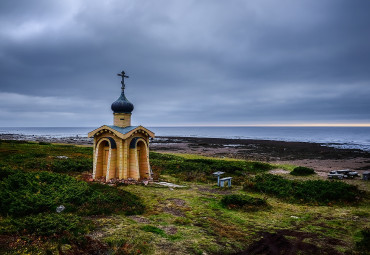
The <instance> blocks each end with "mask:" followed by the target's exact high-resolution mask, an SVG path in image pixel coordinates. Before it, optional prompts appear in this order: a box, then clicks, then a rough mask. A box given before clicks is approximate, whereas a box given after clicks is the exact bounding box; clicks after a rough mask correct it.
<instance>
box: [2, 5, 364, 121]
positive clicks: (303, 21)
mask: <svg viewBox="0 0 370 255" xmlns="http://www.w3.org/2000/svg"><path fill="white" fill-rule="evenodd" d="M369 12H370V1H366V0H343V1H341V0H299V1H298V0H279V1H276V0H244V1H238V0H219V1H214V0H197V1H195V0H194V1H191V0H189V1H188V0H177V1H176V0H165V1H162V0H156V1H153V0H148V1H143V0H130V1H123V0H104V1H102V0H96V1H95V0H89V1H87V0H85V1H82V0H60V1H58V0H54V1H51V0H33V1H32V0H24V1H20V0H1V1H0V126H15V127H16V126H24V127H27V126H89V127H94V126H100V125H102V124H112V122H113V117H112V111H111V109H110V105H111V103H112V102H113V101H115V100H116V99H117V98H118V97H119V94H120V78H119V77H118V76H117V75H116V74H117V73H119V72H120V71H122V70H125V72H126V74H127V75H129V76H130V78H129V79H127V81H126V96H127V98H128V99H129V100H130V101H131V102H132V103H133V104H134V105H135V109H134V111H133V117H132V119H133V124H134V125H138V124H142V125H146V126H149V127H150V126H181V125H186V126H189V125H271V124H314V123H370V15H369Z"/></svg>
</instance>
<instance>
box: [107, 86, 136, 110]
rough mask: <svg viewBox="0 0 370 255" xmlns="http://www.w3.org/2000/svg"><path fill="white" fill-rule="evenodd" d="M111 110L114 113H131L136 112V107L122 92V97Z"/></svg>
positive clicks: (114, 103)
mask: <svg viewBox="0 0 370 255" xmlns="http://www.w3.org/2000/svg"><path fill="white" fill-rule="evenodd" d="M111 108H112V111H113V112H114V113H131V112H132V111H133V110H134V105H133V104H132V103H131V102H130V101H128V100H127V98H126V96H125V93H124V91H123V90H122V93H121V96H120V97H119V98H118V99H117V100H116V101H115V102H113V104H112V106H111Z"/></svg>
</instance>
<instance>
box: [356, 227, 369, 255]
mask: <svg viewBox="0 0 370 255" xmlns="http://www.w3.org/2000/svg"><path fill="white" fill-rule="evenodd" d="M359 239H360V240H359V241H357V242H356V249H357V250H358V251H360V254H369V253H370V246H369V243H370V228H365V229H363V230H361V231H360V233H359Z"/></svg>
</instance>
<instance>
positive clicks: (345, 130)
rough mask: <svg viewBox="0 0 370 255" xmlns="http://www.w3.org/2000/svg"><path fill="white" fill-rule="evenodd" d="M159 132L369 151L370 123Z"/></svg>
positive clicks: (35, 130)
mask: <svg viewBox="0 0 370 255" xmlns="http://www.w3.org/2000/svg"><path fill="white" fill-rule="evenodd" d="M148 128H149V129H150V130H152V131H153V132H154V133H155V134H156V135H157V136H182V137H217V138H233V139H256V140H276V141H295V142H313V143H321V144H325V145H327V146H332V147H337V148H349V149H361V150H366V151H370V127H148ZM94 129H96V127H28V128H25V127H19V128H9V127H6V128H5V127H3V128H0V133H3V134H4V133H5V134H20V135H26V136H33V135H34V136H43V137H49V138H52V137H56V138H62V137H76V136H79V137H87V133H88V132H90V131H92V130H94Z"/></svg>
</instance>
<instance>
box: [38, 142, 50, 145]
mask: <svg viewBox="0 0 370 255" xmlns="http://www.w3.org/2000/svg"><path fill="white" fill-rule="evenodd" d="M39 145H51V143H48V142H39Z"/></svg>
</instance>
